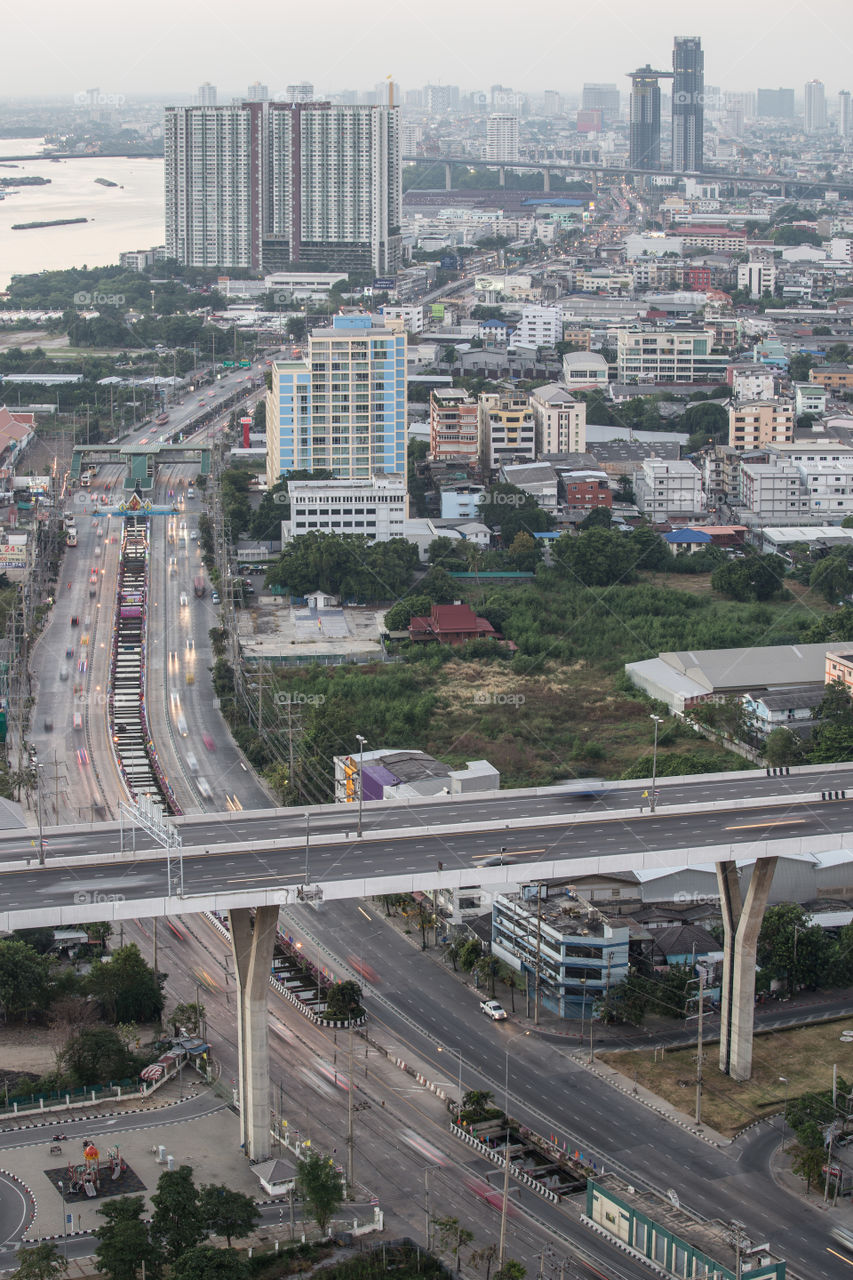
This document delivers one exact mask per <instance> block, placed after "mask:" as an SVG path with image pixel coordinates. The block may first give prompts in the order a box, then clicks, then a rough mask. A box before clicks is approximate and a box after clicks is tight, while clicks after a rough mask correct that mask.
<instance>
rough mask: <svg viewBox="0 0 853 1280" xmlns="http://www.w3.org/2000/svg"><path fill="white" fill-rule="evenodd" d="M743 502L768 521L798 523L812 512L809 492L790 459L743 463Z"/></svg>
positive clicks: (741, 496) (741, 487)
mask: <svg viewBox="0 0 853 1280" xmlns="http://www.w3.org/2000/svg"><path fill="white" fill-rule="evenodd" d="M740 503H741V505H742V506H744V507H746V508H747V509H748V510H749V511H751V512H752V513H753V515H755V516H757V517H758V518H759V520H762V521H765V522H766V523H768V524H774V523H776V524H789V525H790V524H798V523H799V521H800V519H801V518H802V517H803V516H807V515H808V513H809V495H808V492H807V490H806V486H805V484H804V482H803V477H802V474H801V472H800V470H799V468H798V467H795V466H794V465H793V463H790V462H780V461H779V460H778V459H775V458H774V459H773V461H771V462H744V463H742V464H741V468H740Z"/></svg>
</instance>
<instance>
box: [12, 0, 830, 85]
mask: <svg viewBox="0 0 853 1280" xmlns="http://www.w3.org/2000/svg"><path fill="white" fill-rule="evenodd" d="M674 35H698V36H701V38H702V44H703V48H704V50H705V79H706V82H707V83H708V84H711V85H718V86H720V87H722V88H724V89H755V88H757V87H759V86H761V87H762V88H775V87H777V86H779V85H785V86H793V87H794V88H795V89H796V90H797V92H798V94H799V93H800V92H801V91H802V86H803V84H804V83H805V81H806V80H810V79H812V78H814V77H817V78H818V79H821V80H823V81H824V83H825V84H826V87H827V92H828V93H829V94H835V93H837V91H838V90H839V89H841V88H849V89H853V7H851V5H850V0H748V2H746V3H744V0H737V2H736V0H716V3H714V4H708V5H691V6H688V5H686V4H684V3H683V0H681V2H680V3H676V2H675V0H605V2H604V3H597V2H596V0H589V2H588V3H578V0H574V2H572V0H540V2H539V3H538V4H537V3H535V2H534V3H524V0H521V2H519V0H428V2H427V3H418V2H417V0H414V2H412V0H408V2H405V0H403V2H402V3H401V0H395V2H391V0H381V2H380V0H325V2H324V3H312V0H276V2H273V0H249V3H244V4H235V3H233V0H230V2H229V3H225V2H224V0H147V2H146V3H144V4H134V5H125V4H123V3H122V2H121V0H119V2H118V3H116V0H77V2H76V3H75V4H69V3H67V2H66V0H62V3H60V2H59V0H43V3H41V4H22V3H18V4H15V5H14V6H13V7H12V8H10V9H9V11H8V16H7V20H6V24H5V26H4V31H3V86H2V90H0V94H2V97H3V98H4V99H8V98H10V97H18V96H20V97H30V96H39V97H40V96H43V95H44V96H47V95H50V96H63V95H65V94H68V95H69V97H70V98H73V95H74V94H75V93H83V92H85V91H86V90H88V89H91V88H94V87H97V88H99V89H100V90H101V91H102V93H105V94H111V95H116V96H117V97H119V98H120V96H121V95H124V96H125V97H131V96H132V97H137V96H139V95H145V94H192V93H194V92H195V89H196V87H197V86H198V85H199V84H200V83H201V82H202V81H205V80H210V81H212V82H213V83H214V84H215V85H217V87H218V89H219V92H220V101H222V100H225V101H227V100H229V99H230V97H231V96H232V95H234V94H242V93H243V92H245V87H246V86H247V85H248V84H249V83H251V82H252V81H255V80H260V81H261V82H262V83H264V84H267V85H268V86H269V88H270V91H271V93H273V94H277V93H280V92H281V91H282V90H283V89H284V87H285V85H286V84H289V83H293V82H294V81H299V80H310V81H311V82H313V83H314V84H315V86H316V87H317V89H318V90H326V91H333V90H339V89H344V88H371V87H372V86H373V85H374V84H375V83H377V82H378V81H380V80H384V79H385V77H386V76H388V75H389V74H393V76H394V78H395V79H396V80H397V81H398V82H399V84H400V85H401V87H402V89H403V90H405V89H407V88H420V87H421V86H422V85H423V84H425V83H429V82H444V83H449V84H458V85H459V86H460V87H461V88H463V89H480V88H482V89H487V88H488V87H489V86H490V85H491V84H495V83H500V84H504V85H506V86H508V87H511V88H516V89H521V90H526V91H529V92H536V91H537V90H543V89H556V90H558V91H568V92H571V91H574V90H578V89H580V87H581V85H582V83H583V82H584V81H585V80H605V81H614V82H615V83H617V84H619V86H620V87H621V88H627V81H626V79H625V73H626V72H628V71H630V70H632V69H633V68H634V67H637V66H641V65H643V64H644V63H646V62H651V63H652V65H653V66H656V67H659V68H660V69H662V70H666V69H668V68H669V67H670V66H671V50H672V38H673V36H674Z"/></svg>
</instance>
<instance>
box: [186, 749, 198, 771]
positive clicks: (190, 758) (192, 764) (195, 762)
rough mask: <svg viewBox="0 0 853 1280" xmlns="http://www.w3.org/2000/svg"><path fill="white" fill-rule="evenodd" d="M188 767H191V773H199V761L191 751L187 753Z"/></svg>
mask: <svg viewBox="0 0 853 1280" xmlns="http://www.w3.org/2000/svg"><path fill="white" fill-rule="evenodd" d="M187 765H188V766H189V771H190V773H198V760H197V759H196V758H195V756H194V755H193V753H192V752H191V751H188V752H187Z"/></svg>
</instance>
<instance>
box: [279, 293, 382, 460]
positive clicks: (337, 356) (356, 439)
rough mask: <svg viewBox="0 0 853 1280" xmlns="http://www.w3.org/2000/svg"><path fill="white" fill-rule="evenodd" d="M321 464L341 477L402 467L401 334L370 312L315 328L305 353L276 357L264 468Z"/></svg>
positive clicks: (338, 318)
mask: <svg viewBox="0 0 853 1280" xmlns="http://www.w3.org/2000/svg"><path fill="white" fill-rule="evenodd" d="M320 469H327V470H331V471H333V472H334V474H335V476H336V477H338V478H340V479H345V480H356V479H366V478H367V477H369V476H371V475H373V474H374V473H375V472H377V471H397V472H403V473H405V469H406V335H405V333H392V332H391V330H390V329H384V328H382V327H379V326H377V325H375V324H374V322H373V320H372V318H371V317H370V316H365V315H355V316H335V317H334V320H333V322H332V328H331V329H315V330H314V332H313V333H312V334H311V336H310V338H309V340H308V356H307V358H306V360H305V361H304V362H303V361H296V362H284V361H282V362H279V361H276V362H275V363H274V364H273V367H272V390H271V391H270V392H269V394H268V396H267V476H268V478H269V481H270V484H274V483H276V482H277V481H278V480H279V479H280V478H281V476H283V475H285V476H286V475H288V474H289V473H290V472H291V471H294V470H306V471H317V470H320Z"/></svg>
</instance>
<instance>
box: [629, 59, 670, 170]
mask: <svg viewBox="0 0 853 1280" xmlns="http://www.w3.org/2000/svg"><path fill="white" fill-rule="evenodd" d="M628 74H629V75H630V77H631V132H630V163H631V167H632V168H635V169H659V168H660V84H659V81H660V80H661V79H662V78H664V77H669V76H671V75H672V72H670V71H653V70H652V68H651V67H650V66H649V64H648V63H646V65H645V66H644V67H640V69H639V70H638V71H630V72H629V73H628Z"/></svg>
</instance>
